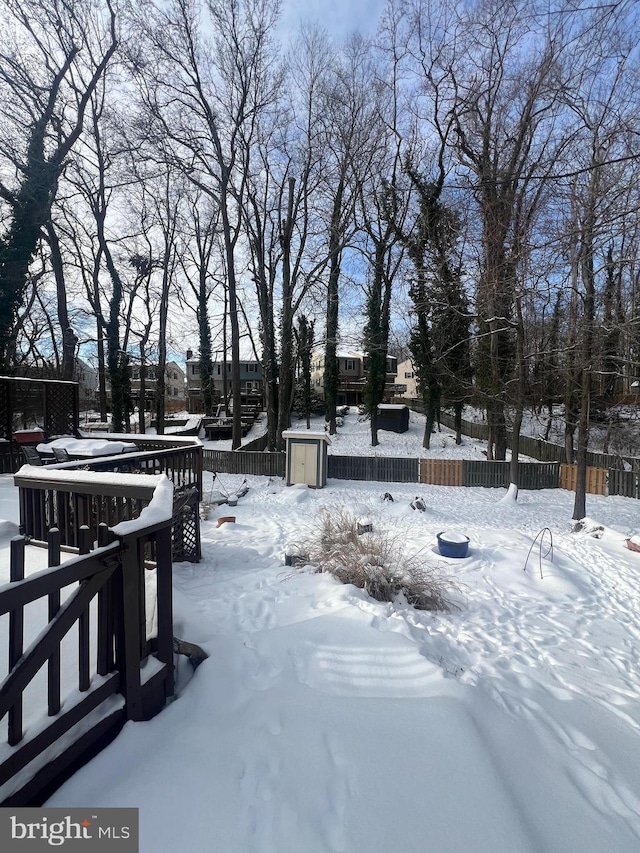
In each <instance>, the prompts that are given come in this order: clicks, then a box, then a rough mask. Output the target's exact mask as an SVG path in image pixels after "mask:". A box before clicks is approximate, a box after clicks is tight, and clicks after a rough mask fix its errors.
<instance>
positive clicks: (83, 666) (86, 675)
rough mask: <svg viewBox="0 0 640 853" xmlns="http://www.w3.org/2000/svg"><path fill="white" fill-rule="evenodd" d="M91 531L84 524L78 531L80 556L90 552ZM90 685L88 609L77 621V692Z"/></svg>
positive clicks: (86, 688)
mask: <svg viewBox="0 0 640 853" xmlns="http://www.w3.org/2000/svg"><path fill="white" fill-rule="evenodd" d="M91 545H92V538H91V530H90V529H89V527H88V526H87V525H86V524H84V525H83V526H82V527H81V528H80V529H79V530H78V550H79V552H80V554H88V553H89V551H91ZM90 685H91V675H90V669H89V608H88V607H87V608H86V610H85V611H84V613H82V614H81V616H80V617H79V619H78V690H80V692H82V693H84V692H85V691H86V690H88V689H89V687H90Z"/></svg>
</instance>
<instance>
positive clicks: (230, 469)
mask: <svg viewBox="0 0 640 853" xmlns="http://www.w3.org/2000/svg"><path fill="white" fill-rule="evenodd" d="M202 465H203V468H204V470H205V471H212V472H213V473H214V474H258V475H262V476H263V477H284V475H285V454H284V453H256V452H254V451H250V450H204V451H203V454H202Z"/></svg>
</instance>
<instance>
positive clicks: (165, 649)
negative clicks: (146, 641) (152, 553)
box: [156, 523, 174, 696]
mask: <svg viewBox="0 0 640 853" xmlns="http://www.w3.org/2000/svg"><path fill="white" fill-rule="evenodd" d="M172 584H173V573H172V563H171V523H169V524H167V526H166V527H163V528H162V529H161V530H159V531H158V532H157V533H156V595H157V607H158V650H157V657H158V660H160V661H162V663H165V664H167V677H166V679H165V696H173V691H174V673H173V591H172Z"/></svg>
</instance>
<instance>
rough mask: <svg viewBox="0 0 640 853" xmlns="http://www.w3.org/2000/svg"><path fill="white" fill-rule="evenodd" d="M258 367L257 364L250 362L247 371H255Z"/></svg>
mask: <svg viewBox="0 0 640 853" xmlns="http://www.w3.org/2000/svg"><path fill="white" fill-rule="evenodd" d="M257 369H258V365H257V364H248V365H247V373H255V372H256V370H257Z"/></svg>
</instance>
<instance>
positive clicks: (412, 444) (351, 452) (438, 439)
mask: <svg viewBox="0 0 640 853" xmlns="http://www.w3.org/2000/svg"><path fill="white" fill-rule="evenodd" d="M263 417H264V418H265V419H266V416H263ZM425 420H426V418H425V416H424V415H421V414H419V413H418V412H409V429H408V431H407V432H405V433H395V432H391V431H390V430H383V429H381V430H378V442H379V444H378V445H377V446H376V447H371V423H370V422H369V420H368V419H367V418H364V417H362V416H360V415H358V410H357V408H356V407H355V406H351V408H350V409H349V412H348V413H347V414H346V415H345V416H344V418H342V425H341V426H339V427H338V430H337V432H336V434H335V435H332V436H331V444H330V446H329V453H334V454H336V455H338V456H394V457H400V458H406V457H412V458H418V459H422V458H439V459H476V460H482V459H486V458H487V457H486V449H487V443H486V441H478V440H476V439H474V438H469V436H466V435H465V436H463V437H462V444H460V445H457V444H456V436H455V433H454V432H453V431H452V430H450V429H447V427H444V426H443V427H442V429H441V430H440V431H439V432H435V433H433V435H432V436H431V442H430V447H429V450H425V449H424V447H423V446H422V440H423V437H424V424H425ZM291 429H294V430H302V431H305V430H306V420H298V419H297V418H295V416H294V418H293V420H292V423H291ZM311 429H312V430H313V431H318V430H323V429H324V416H322V415H320V416H316V417H313V418H312V419H311ZM265 430H266V420H265V421H263V422H261V423H258V424H256V425H255V426H254V427H253V429H252V430H251V432H250V433H248V434H247V437H246V438H245V439H243V443H246V442H248V441H252V440H253V439H254V438H256V437H257V436H258V435H261V433H262V432H264V431H265ZM203 444H204V446H205V447H210V448H212V449H216V450H223V449H230V448H231V441H228V442H226V443H225V442H221V441H213V442H208V441H205V442H203ZM483 451H485V452H484V453H483ZM510 453H511V452H510V451H508V454H507V458H510ZM520 458H521V459H522V460H523V461H527V460H528V457H526V456H521V457H520Z"/></svg>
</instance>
